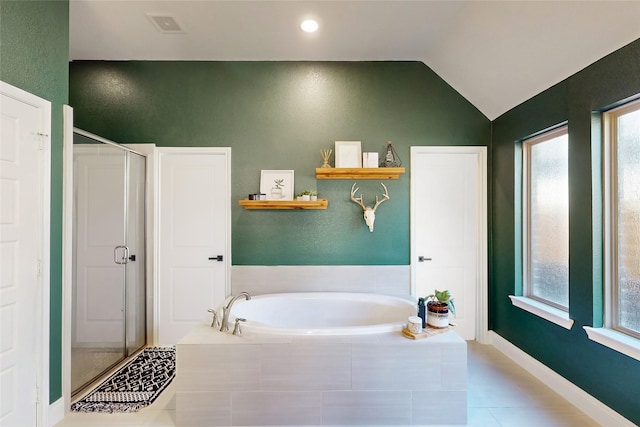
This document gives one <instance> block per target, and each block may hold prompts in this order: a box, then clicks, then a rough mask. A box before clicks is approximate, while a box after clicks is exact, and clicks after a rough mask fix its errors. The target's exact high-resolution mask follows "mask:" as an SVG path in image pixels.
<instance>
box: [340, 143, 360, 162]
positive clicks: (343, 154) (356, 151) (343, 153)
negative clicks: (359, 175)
mask: <svg viewBox="0 0 640 427" xmlns="http://www.w3.org/2000/svg"><path fill="white" fill-rule="evenodd" d="M335 148H336V150H335V151H336V154H335V159H336V167H337V168H361V167H362V144H361V142H360V141H336V147H335Z"/></svg>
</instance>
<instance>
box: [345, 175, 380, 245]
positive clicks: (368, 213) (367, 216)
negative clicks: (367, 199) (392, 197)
mask: <svg viewBox="0 0 640 427" xmlns="http://www.w3.org/2000/svg"><path fill="white" fill-rule="evenodd" d="M380 184H381V185H382V188H384V194H383V195H382V200H378V196H376V204H375V206H374V207H371V206H365V205H364V203H362V194H360V197H355V195H356V193H357V192H358V187H356V183H353V185H352V186H351V200H352V201H353V202H355V203H357V204H358V205H360V207H361V208H362V210H363V211H364V222H366V223H367V225H368V226H369V231H370V232H372V233H373V223H374V222H375V220H376V209H378V206H380V203H382V202H384V201H387V200H389V191H388V190H387V187H386V186H385V185H384V184H383V183H380Z"/></svg>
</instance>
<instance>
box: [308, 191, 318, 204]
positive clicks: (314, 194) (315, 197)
mask: <svg viewBox="0 0 640 427" xmlns="http://www.w3.org/2000/svg"><path fill="white" fill-rule="evenodd" d="M309 197H310V199H311V201H312V202H315V201H316V200H318V191H317V190H309Z"/></svg>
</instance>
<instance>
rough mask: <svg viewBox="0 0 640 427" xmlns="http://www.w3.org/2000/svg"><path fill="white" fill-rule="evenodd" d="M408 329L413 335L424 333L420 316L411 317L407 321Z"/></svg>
mask: <svg viewBox="0 0 640 427" xmlns="http://www.w3.org/2000/svg"><path fill="white" fill-rule="evenodd" d="M407 329H409V332H411V333H412V334H419V333H420V332H422V319H421V318H420V317H418V316H411V317H409V319H408V321H407Z"/></svg>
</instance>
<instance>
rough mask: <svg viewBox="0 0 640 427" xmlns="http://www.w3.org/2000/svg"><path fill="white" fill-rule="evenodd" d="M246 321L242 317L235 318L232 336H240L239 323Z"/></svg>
mask: <svg viewBox="0 0 640 427" xmlns="http://www.w3.org/2000/svg"><path fill="white" fill-rule="evenodd" d="M246 321H247V319H243V318H242V317H238V318H236V325H235V326H234V327H233V335H242V331H241V330H240V322H246Z"/></svg>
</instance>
